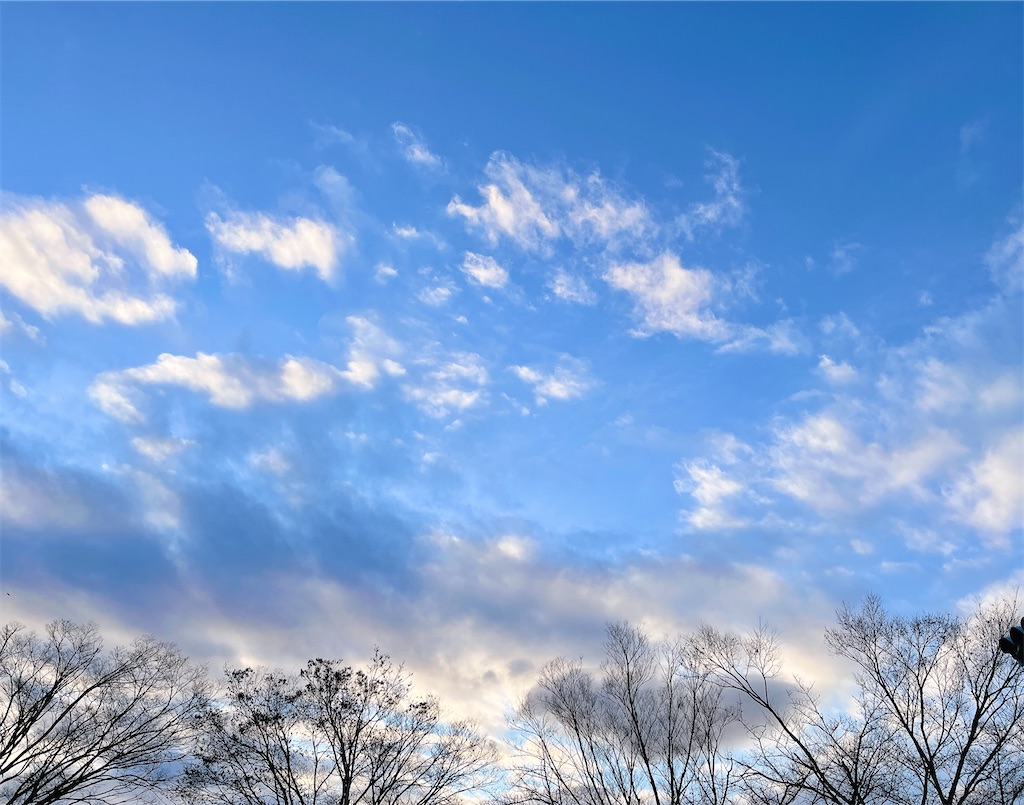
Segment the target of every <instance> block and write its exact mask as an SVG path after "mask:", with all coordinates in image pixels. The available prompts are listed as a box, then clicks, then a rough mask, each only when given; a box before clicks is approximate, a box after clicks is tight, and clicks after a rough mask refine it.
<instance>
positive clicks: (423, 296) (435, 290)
mask: <svg viewBox="0 0 1024 805" xmlns="http://www.w3.org/2000/svg"><path fill="white" fill-rule="evenodd" d="M455 290H456V289H455V287H454V286H452V285H447V284H445V285H432V286H430V287H428V288H424V289H423V290H421V291H420V292H419V293H418V294H417V295H416V298H417V299H419V300H420V301H421V302H422V303H423V304H425V305H430V306H431V307H441V306H442V305H446V304H448V300H449V299H451V298H452V296H453V295H454V293H455Z"/></svg>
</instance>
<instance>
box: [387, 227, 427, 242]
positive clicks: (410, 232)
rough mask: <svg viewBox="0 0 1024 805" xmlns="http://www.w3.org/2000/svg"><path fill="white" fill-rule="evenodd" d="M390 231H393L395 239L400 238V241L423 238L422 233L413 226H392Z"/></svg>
mask: <svg viewBox="0 0 1024 805" xmlns="http://www.w3.org/2000/svg"><path fill="white" fill-rule="evenodd" d="M391 231H393V232H394V233H395V235H396V236H397V237H400V238H402V240H415V239H416V238H419V237H422V236H423V233H422V232H420V231H419V230H418V229H417V228H416V227H414V226H399V225H398V224H392V225H391Z"/></svg>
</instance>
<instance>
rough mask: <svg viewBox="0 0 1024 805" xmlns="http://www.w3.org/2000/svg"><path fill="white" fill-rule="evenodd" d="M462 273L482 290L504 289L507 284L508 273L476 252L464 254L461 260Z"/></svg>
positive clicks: (494, 261) (490, 258)
mask: <svg viewBox="0 0 1024 805" xmlns="http://www.w3.org/2000/svg"><path fill="white" fill-rule="evenodd" d="M462 273H463V274H465V275H466V276H467V277H469V279H470V281H471V282H473V283H474V284H476V285H480V286H483V287H484V288H504V287H505V285H506V284H507V283H508V271H506V270H505V269H504V268H502V267H501V266H500V265H498V261H497V260H495V259H494V258H493V257H490V256H488V255H484V254H477V253H476V252H466V254H465V255H464V257H463V260H462Z"/></svg>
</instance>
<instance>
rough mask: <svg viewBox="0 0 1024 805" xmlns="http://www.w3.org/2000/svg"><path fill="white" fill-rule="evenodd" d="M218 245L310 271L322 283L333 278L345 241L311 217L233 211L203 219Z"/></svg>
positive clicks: (289, 266) (225, 248) (330, 228)
mask: <svg viewBox="0 0 1024 805" xmlns="http://www.w3.org/2000/svg"><path fill="white" fill-rule="evenodd" d="M206 228H207V230H208V231H209V233H210V236H211V237H212V238H213V240H214V242H215V243H216V244H217V246H218V247H219V248H221V249H223V250H224V251H226V252H230V253H233V254H253V253H255V254H259V255H260V256H261V257H263V258H264V259H265V260H267V261H268V262H270V263H273V264H274V265H276V266H277V267H278V268H284V269H289V270H292V271H298V270H301V269H303V268H307V267H308V268H313V269H315V270H316V272H317V274H319V275H320V277H321V278H322V279H324V280H329V279H331V277H332V276H333V275H334V271H335V269H336V268H337V266H338V261H339V259H340V256H341V253H342V251H343V249H344V246H345V238H344V237H343V236H342V234H341V233H340V232H339V231H338V230H337V229H335V227H333V226H332V225H331V224H329V223H327V222H326V221H322V220H314V219H312V218H301V217H296V218H276V217H272V216H270V215H267V214H266V213H262V212H238V211H232V212H229V213H228V214H227V217H226V218H221V216H220V215H218V214H217V213H215V212H211V213H209V214H208V215H207V216H206Z"/></svg>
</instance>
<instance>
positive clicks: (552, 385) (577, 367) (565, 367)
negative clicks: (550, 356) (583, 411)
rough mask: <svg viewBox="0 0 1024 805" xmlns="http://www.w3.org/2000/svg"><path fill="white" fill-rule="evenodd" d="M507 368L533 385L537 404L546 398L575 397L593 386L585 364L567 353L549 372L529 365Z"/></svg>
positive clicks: (565, 398) (569, 398) (541, 403)
mask: <svg viewBox="0 0 1024 805" xmlns="http://www.w3.org/2000/svg"><path fill="white" fill-rule="evenodd" d="M509 369H510V370H511V371H512V372H513V373H514V374H515V376H516V377H518V378H519V379H520V380H522V381H523V382H524V383H528V384H529V385H531V386H532V387H533V393H534V396H535V397H536V399H537V404H538V405H544V404H545V403H547V401H548V400H573V399H577V398H579V397H582V396H583V395H584V394H586V393H587V392H588V391H590V389H592V388H593V387H594V380H593V378H592V377H591V376H590V373H589V371H588V370H587V366H586V364H585V363H583V361H580V360H578V359H576V358H573V357H571V356H569V355H563V356H562V357H561V359H560V360H559V365H558V366H556V367H555V368H554V369H553V370H552V371H550V372H543V371H540V370H539V369H535V368H533V367H530V366H510V367H509Z"/></svg>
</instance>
